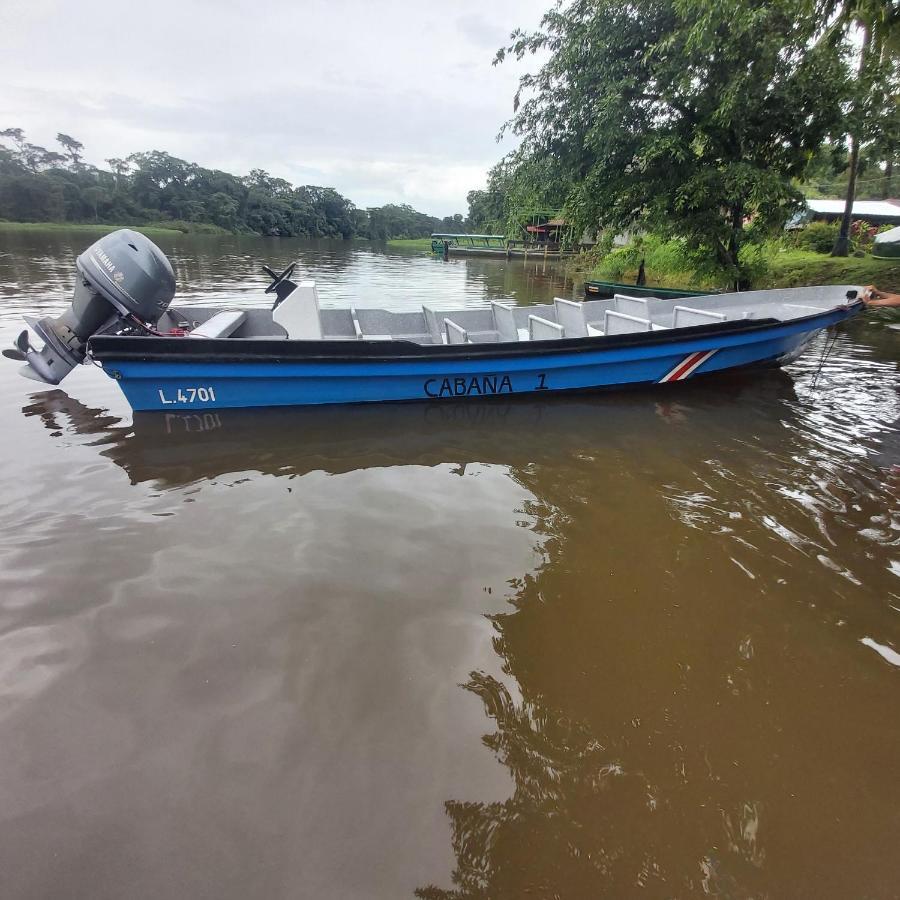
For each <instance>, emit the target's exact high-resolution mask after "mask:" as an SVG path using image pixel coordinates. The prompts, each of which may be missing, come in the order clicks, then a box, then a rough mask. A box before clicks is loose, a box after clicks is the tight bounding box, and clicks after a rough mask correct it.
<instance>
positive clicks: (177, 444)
mask: <svg viewBox="0 0 900 900" xmlns="http://www.w3.org/2000/svg"><path fill="white" fill-rule="evenodd" d="M738 399H740V400H741V401H742V403H740V404H738V403H736V400H738ZM791 399H795V395H794V390H793V381H792V380H791V378H790V377H789V376H787V375H786V374H784V373H783V372H781V371H779V370H770V371H768V372H766V373H762V374H760V375H756V376H753V377H751V376H747V375H735V376H733V377H731V378H729V379H724V380H720V381H718V382H717V383H716V384H715V385H714V386H711V385H708V384H706V385H704V384H702V383H697V384H695V385H692V386H691V387H690V388H688V389H686V390H685V391H681V392H679V393H678V395H677V396H674V397H673V396H672V395H671V394H668V393H664V392H658V393H657V395H656V396H654V395H652V394H651V395H648V394H646V393H644V392H641V393H633V394H630V395H620V396H613V395H604V396H589V397H587V396H585V397H576V396H573V397H567V398H560V399H558V400H554V401H553V402H547V401H537V400H531V399H528V398H514V399H512V400H509V401H505V402H504V401H497V400H482V401H480V402H472V403H465V404H458V403H457V404H440V403H432V404H394V405H389V406H380V405H379V406H360V407H358V408H356V409H355V410H354V413H353V415H352V416H347V415H346V411H344V412H343V413H342V412H341V409H340V407H306V408H302V409H292V410H286V409H278V408H272V409H262V410H252V411H250V410H208V411H205V412H199V411H198V412H186V411H179V412H172V413H164V414H162V415H160V414H158V413H135V415H134V418H133V422H132V423H127V422H123V421H122V420H120V419H117V418H116V417H114V416H110V415H109V414H108V413H107V411H106V410H104V409H100V408H92V407H88V406H86V405H85V404H83V403H81V402H79V401H78V400H75V399H73V398H71V397H69V396H68V395H67V394H66V393H64V392H63V391H59V390H55V391H48V392H46V393H41V394H35V395H33V400H32V402H31V403H30V404H29V405H27V406H26V407H24V409H23V412H24V413H25V415H27V416H39V417H40V418H41V419H42V421H43V423H44V425H45V426H46V428H47V429H48V430H50V431H52V432H58V431H61V430H66V429H69V430H74V431H75V432H76V433H77V434H80V435H85V436H93V437H95V438H96V440H95V441H93V443H94V444H95V445H96V446H98V447H101V448H102V449H101V453H102V455H104V456H106V457H108V458H110V459H112V460H113V461H114V462H115V463H116V464H117V465H119V466H121V467H122V468H123V469H125V470H126V471H127V472H128V474H129V477H130V478H131V480H132V481H133V482H142V481H148V480H153V481H158V482H161V483H165V484H171V485H177V484H186V483H190V482H194V481H197V480H199V479H203V478H214V477H217V476H219V475H221V474H224V473H229V472H236V471H247V470H256V471H260V472H263V473H273V474H279V475H284V474H304V473H306V472H309V471H314V470H318V471H325V472H328V473H332V474H337V473H342V472H349V471H353V470H356V469H361V468H370V467H378V466H397V465H424V466H433V465H438V464H442V463H454V464H458V465H461V466H465V465H466V464H469V463H475V462H478V463H497V464H502V465H507V466H510V467H523V466H528V465H530V464H533V463H540V462H542V461H543V462H549V463H552V462H553V461H554V460H558V459H559V458H560V456H561V455H568V456H572V455H573V454H581V453H592V452H597V451H602V450H603V449H604V448H605V449H606V450H607V451H609V450H610V449H613V448H620V447H623V446H628V445H632V444H634V445H642V444H644V445H647V446H655V445H659V444H660V443H661V442H664V441H668V442H670V441H671V433H670V426H672V425H681V424H686V423H690V424H691V425H692V426H693V427H692V429H691V431H692V432H693V434H694V435H695V436H694V437H687V436H686V437H685V438H683V439H682V440H683V441H687V443H688V444H691V445H693V443H694V441H695V440H697V439H699V436H700V435H708V434H709V431H710V429H712V430H713V431H716V430H721V431H722V432H723V433H727V431H728V429H729V427H731V426H735V427H736V426H738V425H740V426H741V427H744V428H746V427H747V422H748V420H749V421H754V420H758V423H759V428H760V429H766V428H776V427H778V426H777V422H776V421H775V420H774V419H773V418H772V416H771V409H772V405H773V403H777V402H779V401H781V400H787V401H790V400H791ZM729 423H731V424H729ZM671 450H672V452H674V453H686V454H689V453H690V452H692V451H691V450H689V449H687V448H686V447H684V446H682V448H681V449H679V447H677V446H676V447H672V448H671Z"/></svg>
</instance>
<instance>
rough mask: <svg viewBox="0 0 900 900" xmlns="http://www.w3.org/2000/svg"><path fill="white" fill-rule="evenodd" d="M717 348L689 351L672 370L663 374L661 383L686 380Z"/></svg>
mask: <svg viewBox="0 0 900 900" xmlns="http://www.w3.org/2000/svg"><path fill="white" fill-rule="evenodd" d="M716 352H717V350H699V351H698V352H697V353H689V354H688V355H687V356H686V357H685V358H684V359H683V360H681V362H680V363H678V365H677V366H675V368H674V369H672V371H671V372H669V373H668V374H667V375H663V377H662V378H660V379H659V383H660V384H662V383H663V382H664V381H684V379H685V378H688V377H689V376H691V375H693V374H694V372H695V371H696V370H697V369H699V368H700V366H702V365H703V363H705V362H706V361H707V360H708V359H709V358H710V357H711V356H712V355H713V354H714V353H716Z"/></svg>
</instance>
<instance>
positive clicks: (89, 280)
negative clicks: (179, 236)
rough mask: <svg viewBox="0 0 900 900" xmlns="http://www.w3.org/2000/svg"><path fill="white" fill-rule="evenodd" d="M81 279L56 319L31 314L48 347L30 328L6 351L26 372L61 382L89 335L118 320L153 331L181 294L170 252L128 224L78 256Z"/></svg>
mask: <svg viewBox="0 0 900 900" xmlns="http://www.w3.org/2000/svg"><path fill="white" fill-rule="evenodd" d="M75 267H76V268H77V270H78V280H77V281H76V283H75V291H74V294H73V296H72V305H71V306H70V307H69V309H68V310H66V312H64V313H63V314H62V315H61V316H57V317H56V318H51V317H50V316H47V317H45V318H43V319H33V318H31V317H29V316H26V317H25V321H26V322H27V323H28V325H29V326H31V328H32V329H33V330H34V331H35V332H36V333H37V334H38V336H39V337H41V339H42V340H43V341H44V347H43V349H42V350H36V349H35V348H34V347H32V346H31V345H30V344H29V342H28V332H27V331H23V332H22V333H21V334H20V335H19V337H18V338H17V339H16V346H15V348H14V349H11V350H4V351H3V355H4V356H6V357H9V358H10V359H17V360H20V361H22V362H24V363H25V365H24V366H23V367H22V370H21V374H22V375H24V376H25V377H26V378H33V379H34V380H35V381H44V382H46V383H47V384H59V383H60V381H62V380H63V378H65V377H66V375H68V374H69V372H71V371H72V369H73V368H75V366H77V365H79V364H80V363H82V362H84V359H85V356H86V355H87V342H88V339H89V338H90V337H91V336H92V335H94V334H96V333H97V332H98V331H103V330H104V329H106V328H108V327H109V326H110V325H113V324H114V323H115V322H116V321H122V322H123V323H131V324H135V325H138V326H140V327H142V328H144V329H145V330H147V331H152V330H153V326H154V325H156V323H157V322H158V321H159V319H160V316H162V314H163V313H164V312H165V311H166V310H167V309H168V307H169V304H170V303H171V302H172V298H173V297H174V296H175V273H174V272H173V271H172V265H171V263H170V262H169V260H168V259H166V255H165V254H164V253H163V252H162V250H160V249H159V247H157V246H156V244H154V243H153V241H151V240H150V239H149V238H146V237H144V235H142V234H139V233H138V232H136V231H131V230H130V229H128V228H122V229H119V230H118V231H114V232H112V233H111V234H108V235H106V236H105V237H102V238H100V240H99V241H97V242H96V243H94V244H91V246H90V247H88V248H87V250H85V251H84V252H83V253H82V254H81V255H80V256H79V257H78V259H76V260H75Z"/></svg>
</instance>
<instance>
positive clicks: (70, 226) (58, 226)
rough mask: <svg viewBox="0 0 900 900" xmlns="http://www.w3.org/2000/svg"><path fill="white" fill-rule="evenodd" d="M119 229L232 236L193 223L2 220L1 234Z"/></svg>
mask: <svg viewBox="0 0 900 900" xmlns="http://www.w3.org/2000/svg"><path fill="white" fill-rule="evenodd" d="M119 228H132V229H134V230H135V231H140V232H141V234H146V235H147V236H148V237H153V236H154V235H156V236H157V237H165V236H167V235H178V234H211V235H225V234H229V235H230V234H231V232H230V231H226V230H225V229H224V228H219V227H218V226H217V225H200V224H196V223H193V222H150V223H148V224H146V225H128V224H118V225H117V224H109V223H106V222H7V221H5V220H0V234H2V233H4V232H5V233H19V232H31V231H40V232H51V231H52V232H63V231H72V232H80V233H82V234H96V235H98V236H102V235H104V234H109V233H110V232H111V231H116V230H117V229H119Z"/></svg>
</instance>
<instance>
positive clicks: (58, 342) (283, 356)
mask: <svg viewBox="0 0 900 900" xmlns="http://www.w3.org/2000/svg"><path fill="white" fill-rule="evenodd" d="M76 266H77V269H78V273H79V278H78V279H77V280H76V287H75V295H74V297H73V301H72V306H71V307H70V309H69V310H68V311H66V312H65V313H63V315H61V316H59V317H57V318H49V317H47V318H43V319H40V320H39V321H38V320H34V319H27V320H26V321H28V324H29V325H30V326H31V327H32V329H33V330H34V331H35V332H36V333H37V334H38V336H39V337H40V338H42V339H43V341H44V347H43V348H42V349H41V350H38V349H36V348H34V347H32V346H31V344H30V341H29V336H28V332H27V331H23V332H22V333H21V334H20V335H19V337H18V339H17V340H16V344H15V346H14V347H13V348H11V349H8V350H4V351H3V353H4V355H5V356H7V357H10V358H12V359H16V360H19V361H22V362H24V363H25V365H24V366H23V367H22V368H23V374H24V375H26V376H28V377H29V378H34V379H36V380H39V381H44V382H47V383H49V384H58V383H59V382H60V381H61V380H62V379H63V378H64V377H65V376H66V375H67V374H68V372H69V371H71V369H72V368H74V367H75V366H76V365H78V364H79V363H81V362H84V361H85V360H86V359H90V360H91V361H93V362H95V363H97V364H99V365H100V366H101V367H102V368H103V370H104V371H105V372H106V374H107V375H109V376H110V377H111V378H113V379H115V381H116V382H117V384H118V385H119V386H120V387H121V389H122V391H123V393H124V394H125V396H126V398H127V399H128V402H129V403H130V404H131V406H132V408H133V409H135V410H167V411H169V412H176V411H179V410H190V411H198V410H199V411H203V410H208V409H220V408H228V407H263V406H304V405H315V404H328V403H376V402H385V401H400V400H420V401H421V400H425V401H441V400H451V399H462V398H470V397H489V396H511V395H514V394H546V395H548V396H549V395H550V394H553V393H557V392H563V391H584V390H596V389H601V388H606V389H609V388H620V387H626V386H634V385H655V384H664V383H671V382H680V381H685V380H687V379H689V378H696V377H699V376H706V375H713V374H716V373H721V372H727V371H733V370H737V369H746V368H750V367H757V366H777V365H781V364H783V363H785V362H788V361H790V360H792V359H795V358H796V357H797V356H798V355H799V354H800V353H802V352H803V350H804V349H806V347H807V346H808V345H809V343H810V341H811V340H812V339H813V337H814V336H815V335H816V334H817V333H818V332H819V331H821V330H822V329H823V328H827V327H828V326H830V325H834V324H836V323H838V322H841V321H843V320H844V319H847V318H849V317H851V316H853V315H856V314H857V313H859V312H860V311H861V310H862V309H863V303H862V300H861V299H860V297H861V288H859V287H858V286H852V285H841V286H831V287H813V288H793V289H782V290H771V291H753V292H746V293H739V294H717V295H707V296H696V297H692V298H689V302H686V303H677V302H674V303H673V302H672V301H671V300H670V299H664V298H656V297H635V296H630V295H626V294H617V295H616V296H615V297H612V298H609V299H605V300H586V301H584V302H581V303H576V302H574V301H571V300H567V299H562V298H557V299H556V300H554V301H553V302H552V303H544V304H540V305H537V306H516V305H514V304H513V303H509V302H500V301H493V302H491V303H490V305H489V306H487V307H485V308H482V309H472V308H454V309H435V308H433V307H430V306H428V305H423V306H422V307H421V308H420V309H419V310H415V311H408V312H392V311H389V310H385V309H358V308H353V307H345V308H342V309H320V307H319V300H318V294H317V292H316V286H315V283H314V282H300V283H296V282H294V281H292V280H291V279H292V275H293V269H294V267H293V266H289V267H288V268H287V269H285V271H284V272H282V273H281V274H280V275H276V274H275V273H274V272H272V271H271V270H267V271H268V273H269V274H270V275H271V276H272V278H273V281H272V284H271V285H270V286H269V288H268V289H267V291H266V292H267V293H270V294H274V295H275V303H274V306H273V308H272V309H234V308H231V309H228V308H226V309H222V308H212V307H209V308H200V307H193V306H189V307H181V308H179V307H171V306H170V303H171V301H172V299H173V297H174V293H175V278H174V273H173V271H172V267H171V265H170V264H169V261H168V260H167V259H166V257H165V255H164V254H163V253H162V251H161V250H159V248H158V247H156V245H155V244H153V243H152V242H151V241H150V240H149V239H148V238H146V237H144V236H143V235H140V234H137V233H136V232H133V231H129V230H127V229H126V230H121V231H117V232H113V233H112V234H110V235H107V236H106V237H103V238H101V239H100V240H99V241H97V242H96V243H95V244H93V245H92V246H91V247H89V248H88V249H87V250H85V251H84V253H82V254H81V255H80V256H79V257H78V259H77V260H76Z"/></svg>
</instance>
